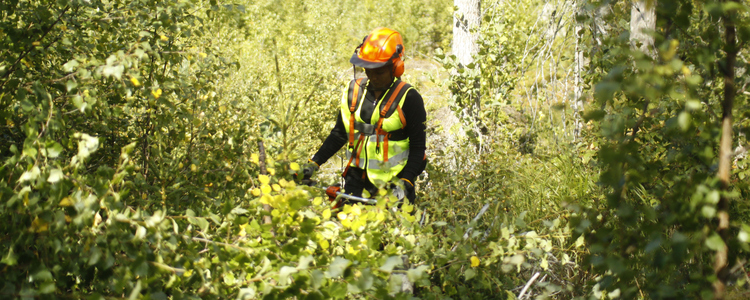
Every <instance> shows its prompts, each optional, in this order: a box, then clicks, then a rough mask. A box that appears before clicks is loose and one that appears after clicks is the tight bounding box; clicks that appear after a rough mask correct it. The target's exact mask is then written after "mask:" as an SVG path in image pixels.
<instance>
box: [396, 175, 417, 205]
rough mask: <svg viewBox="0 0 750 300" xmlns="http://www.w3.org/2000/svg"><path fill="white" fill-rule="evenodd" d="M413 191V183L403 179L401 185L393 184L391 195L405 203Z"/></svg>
mask: <svg viewBox="0 0 750 300" xmlns="http://www.w3.org/2000/svg"><path fill="white" fill-rule="evenodd" d="M413 190H414V185H413V184H411V181H409V180H407V179H404V178H401V180H400V182H399V184H393V185H392V186H391V193H392V194H393V196H394V197H396V199H398V201H399V202H403V201H404V199H406V195H408V194H409V192H411V191H413Z"/></svg>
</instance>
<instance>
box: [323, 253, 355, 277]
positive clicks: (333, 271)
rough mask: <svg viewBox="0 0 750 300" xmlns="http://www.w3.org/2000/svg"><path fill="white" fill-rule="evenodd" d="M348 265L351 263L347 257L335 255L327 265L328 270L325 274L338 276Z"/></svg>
mask: <svg viewBox="0 0 750 300" xmlns="http://www.w3.org/2000/svg"><path fill="white" fill-rule="evenodd" d="M349 265H351V262H350V261H349V260H348V259H345V258H343V257H340V256H337V257H336V258H334V259H333V262H332V263H331V265H330V266H328V272H326V275H327V276H328V278H335V277H339V276H341V274H343V273H344V270H346V268H347V267H349Z"/></svg>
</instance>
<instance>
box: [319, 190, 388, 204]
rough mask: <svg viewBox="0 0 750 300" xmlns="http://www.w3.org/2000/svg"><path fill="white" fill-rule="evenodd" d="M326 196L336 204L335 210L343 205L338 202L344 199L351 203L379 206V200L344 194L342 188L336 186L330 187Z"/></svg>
mask: <svg viewBox="0 0 750 300" xmlns="http://www.w3.org/2000/svg"><path fill="white" fill-rule="evenodd" d="M326 195H328V200H330V201H335V202H336V205H334V208H338V207H339V206H340V205H341V203H340V202H339V201H337V200H338V199H339V198H344V199H347V200H350V201H357V202H362V203H365V204H372V205H375V204H378V200H375V199H368V198H362V197H357V196H352V195H348V194H344V193H342V192H341V187H340V186H336V185H332V186H329V187H328V188H327V189H326Z"/></svg>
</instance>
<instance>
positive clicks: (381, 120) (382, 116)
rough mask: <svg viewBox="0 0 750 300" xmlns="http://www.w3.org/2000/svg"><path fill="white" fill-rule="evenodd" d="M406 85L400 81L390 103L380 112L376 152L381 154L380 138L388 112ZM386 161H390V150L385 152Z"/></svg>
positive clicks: (376, 133) (376, 132) (376, 130)
mask: <svg viewBox="0 0 750 300" xmlns="http://www.w3.org/2000/svg"><path fill="white" fill-rule="evenodd" d="M405 85H406V82H403V81H399V82H398V85H397V86H396V88H395V89H393V92H392V93H391V97H390V98H388V102H386V103H385V105H383V108H382V109H381V110H380V118H379V119H378V126H377V127H375V135H376V139H377V141H376V144H375V152H376V153H379V152H380V139H379V138H378V136H379V135H380V134H381V133H383V120H384V119H385V115H386V114H388V111H389V110H390V109H391V106H392V105H393V102H394V101H395V100H396V98H397V96H398V95H399V94H401V89H402V88H403V87H404V86H405ZM384 142H385V147H386V149H388V135H387V134H386V135H385V141H384ZM385 151H386V152H385V153H386V155H385V161H388V154H387V153H388V152H387V151H388V150H385Z"/></svg>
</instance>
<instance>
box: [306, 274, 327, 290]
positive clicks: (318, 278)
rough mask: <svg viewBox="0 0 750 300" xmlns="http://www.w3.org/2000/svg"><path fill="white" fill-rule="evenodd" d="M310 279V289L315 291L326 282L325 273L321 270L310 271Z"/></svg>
mask: <svg viewBox="0 0 750 300" xmlns="http://www.w3.org/2000/svg"><path fill="white" fill-rule="evenodd" d="M310 279H311V281H312V287H313V288H315V289H317V288H320V286H321V285H323V283H324V282H325V280H326V276H325V273H323V271H321V270H312V272H310Z"/></svg>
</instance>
